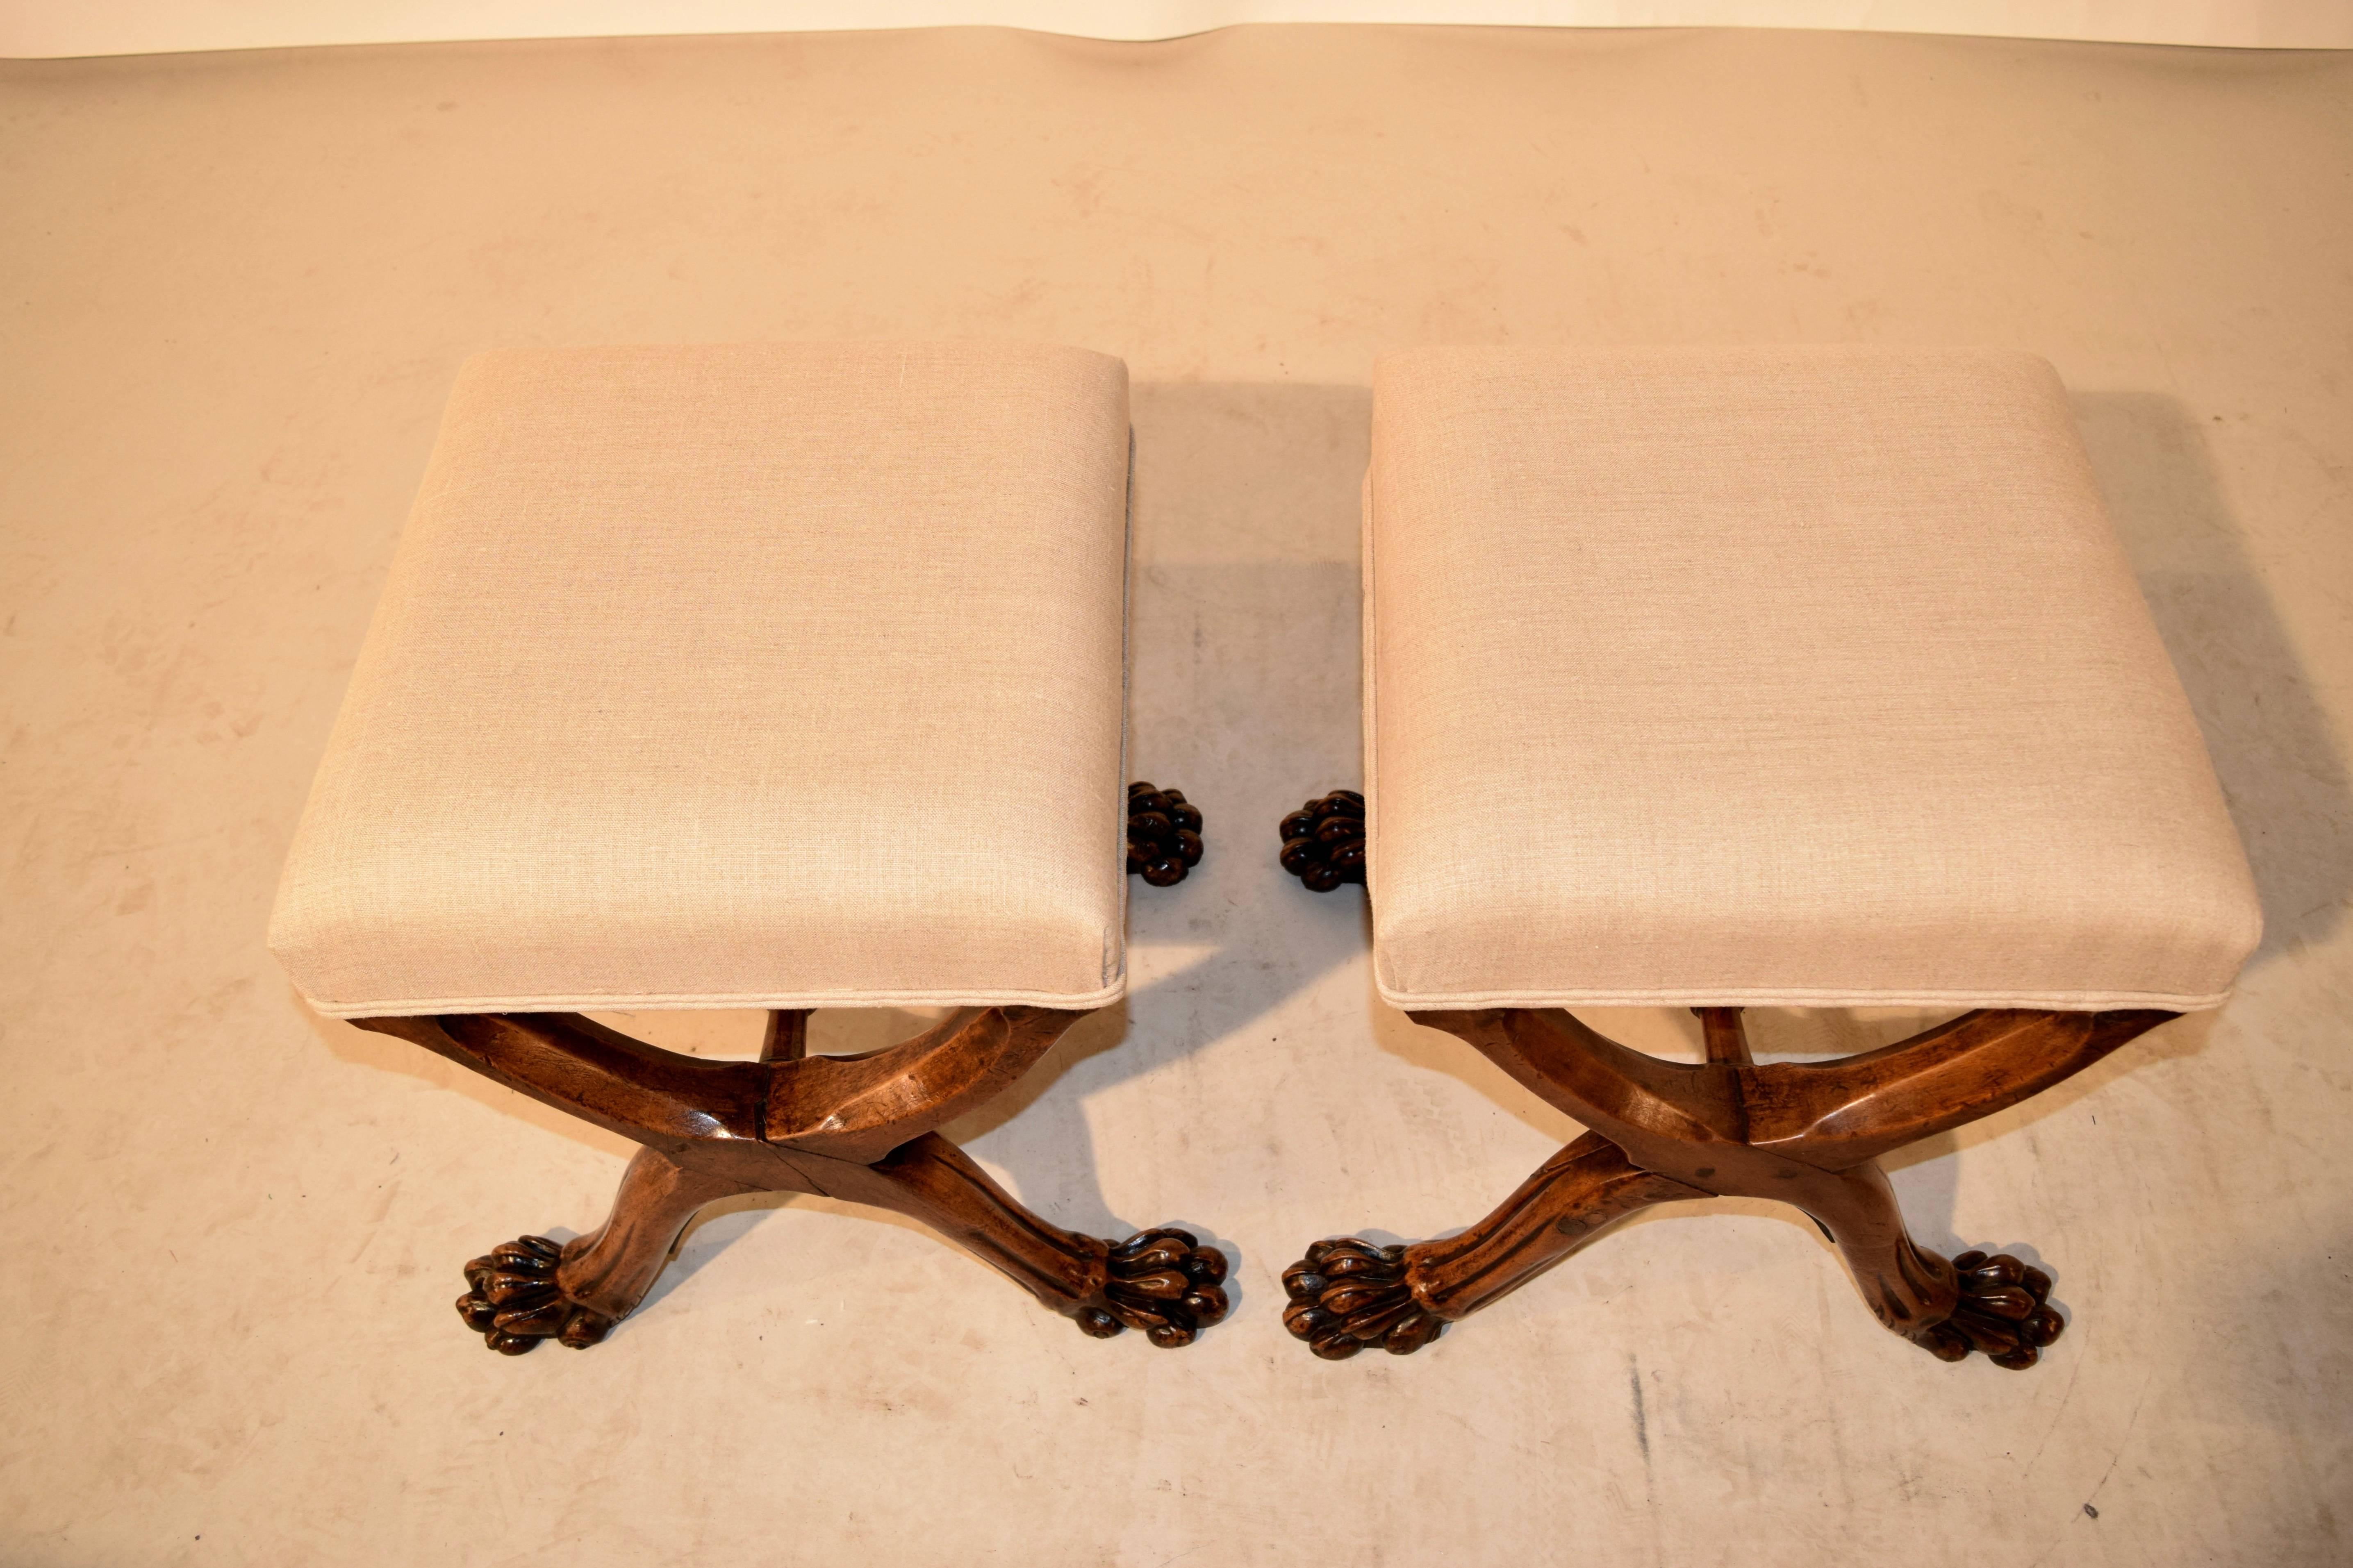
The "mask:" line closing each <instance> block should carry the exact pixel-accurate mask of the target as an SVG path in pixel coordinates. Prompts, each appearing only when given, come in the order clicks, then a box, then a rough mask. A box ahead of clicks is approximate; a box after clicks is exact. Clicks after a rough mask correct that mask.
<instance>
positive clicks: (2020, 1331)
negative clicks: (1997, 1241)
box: [1917, 1252, 2067, 1372]
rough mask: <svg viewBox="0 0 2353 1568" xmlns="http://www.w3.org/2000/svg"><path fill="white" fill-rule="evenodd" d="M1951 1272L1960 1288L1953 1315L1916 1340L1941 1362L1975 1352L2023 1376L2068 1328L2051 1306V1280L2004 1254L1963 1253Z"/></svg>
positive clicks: (2037, 1269) (1930, 1328) (2040, 1272)
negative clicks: (1959, 1296)
mask: <svg viewBox="0 0 2353 1568" xmlns="http://www.w3.org/2000/svg"><path fill="white" fill-rule="evenodd" d="M1953 1272H1954V1273H1955V1274H1956V1275H1957V1276H1958V1277H1959V1283H1960V1287H1961V1299H1960V1300H1959V1301H1958V1302H1957V1304H1956V1305H1955V1306H1954V1308H1953V1315H1952V1316H1951V1317H1949V1318H1947V1319H1946V1320H1945V1321H1943V1322H1941V1323H1936V1324H1932V1325H1931V1326H1930V1327H1928V1328H1927V1329H1926V1330H1924V1331H1922V1332H1921V1333H1920V1334H1919V1335H1918V1336H1917V1339H1918V1342H1919V1343H1920V1345H1921V1346H1922V1347H1923V1348H1925V1349H1926V1351H1927V1352H1928V1353H1929V1354H1931V1355H1933V1356H1935V1357H1936V1359H1937V1360H1939V1361H1960V1360H1963V1359H1964V1358H1966V1357H1967V1356H1968V1353H1969V1352H1971V1351H1979V1352H1983V1353H1984V1355H1985V1358H1986V1359H1987V1360H1988V1361H1990V1362H1991V1363H1993V1364H1994V1365H1996V1366H1999V1367H2007V1368H2008V1369H2009V1370H2010V1371H2011V1372H2023V1371H2025V1370H2026V1369H2027V1368H2028V1367H2030V1366H2032V1365H2033V1364H2034V1363H2036V1362H2037V1361H2039V1360H2041V1359H2042V1351H2043V1350H2044V1348H2045V1347H2047V1346H2048V1345H2049V1344H2050V1343H2051V1342H2052V1341H2053V1340H2055V1339H2057V1338H2058V1337H2059V1334H2060V1331H2062V1330H2063V1329H2065V1328H2066V1326H2067V1323H2066V1320H2065V1319H2063V1318H2062V1317H2060V1315H2059V1314H2058V1312H2057V1311H2056V1310H2054V1309H2053V1308H2052V1306H2051V1304H2050V1302H2051V1276H2049V1275H2048V1274H2045V1273H2044V1272H2042V1269H2040V1268H2030V1267H2029V1266H2028V1265H2026V1264H2024V1263H2021V1262H2020V1261H2019V1260H2018V1259H2017V1258H2012V1257H2011V1256H2010V1254H2009V1253H2007V1252H2000V1253H1996V1254H1994V1255H1993V1256H1991V1257H1988V1256H1987V1255H1986V1254H1984V1253H1982V1252H1964V1253H1962V1254H1961V1255H1960V1256H1959V1257H1958V1258H1954V1259H1953Z"/></svg>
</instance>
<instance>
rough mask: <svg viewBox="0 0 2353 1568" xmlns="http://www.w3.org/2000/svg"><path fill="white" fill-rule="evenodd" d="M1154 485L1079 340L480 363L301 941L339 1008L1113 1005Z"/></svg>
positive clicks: (359, 691) (327, 835)
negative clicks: (1140, 592)
mask: <svg viewBox="0 0 2353 1568" xmlns="http://www.w3.org/2000/svg"><path fill="white" fill-rule="evenodd" d="M1127 466H1128V414H1127V372H1126V367H1125V366H1124V365H1123V364H1122V363H1120V362H1119V361H1117V360H1115V359H1111V358H1108V357H1105V356H1103V355H1101V354H1094V353H1083V352H1081V351H1078V350H1072V349H1060V348H1048V347H1035V346H1029V345H1018V344H1008V343H985V342H962V343H928V344H896V343H892V344H877V343H832V344H782V345H773V346H744V347H705V348H669V347H651V348H609V349H561V350H518V351H505V352H500V353H491V354H486V355H483V356H481V357H480V358H477V359H475V360H473V361H471V362H470V363H468V364H467V365H466V367H465V368H464V370H463V371H462V372H461V373H460V374H459V378H458V384H457V386H456V389H455V391H454V393H453V395H452V396H451V399H450V403H449V408H448V415H447V416H446V418H445V420H444V423H443V426H442V429H441V434H440V437H439V440H438V444H437V445H436V447H435V448H434V452H433V457H432V460H431V463H430V466H429V467H428V468H427V473H426V477H425V480H424V484H423V488H422V491H421V493H420V495H419V496H418V499H417V504H416V509H415V510H414V512H413V513H412V515H411V517H410V519H409V521H408V525H407V528H406V531H404V532H403V534H402V536H401V540H400V544H399V547H398V550H397V552H396V556H395V559H394V562H393V565H392V570H391V574H390V578H389V580H388V582H387V583H386V584H385V592H384V597H383V600H382V603H381V604H380V605H379V606H378V608H377V611H376V616H375V621H374V623H373V625H372V626H371V627H370V629H369V631H368V635H367V639H366V642H365V645H364V647H363V649H362V651H361V654H360V657H359V662H358V665H357V668H355V669H354V671H353V677H352V683H351V689H350V692H349V695H348V696H347V697H346V699H345V700H344V704H343V711H342V714H341V717H340V718H339V719H338V720H337V721H336V724H335V728H334V731H333V734H332V739H331V740H330V742H329V744H328V748H327V752H326V757H325V760H324V761H323V762H322V764H321V766H320V769H319V773H318V777H317V781H316V783H315V784H314V785H313V788H312V792H311V800H310V804H309V805H308V807H307V809H306V810H305V812H304V814H303V817H302V821H301V827H300V829H299V830H298V832H297V835H296V837H295V841H294V845H293V848H292V851H291V853H290V858H289V860H288V863H287V867H286V872H285V876H284V879H283V881H282V883H281V885H280V892H279V900H278V905H277V910H276V912H275V914H274V916H273V918H272V921H271V924H270V945H271V946H272V948H273V949H274V950H275V951H276V952H278V954H279V956H280V959H281V960H282V961H283V962H284V963H285V964H286V967H287V969H288V971H289V972H290V973H291V975H292V976H293V979H294V981H295V984H297V986H298V987H299V988H300V989H301V992H302V993H303V994H304V995H305V996H306V997H307V998H308V999H309V1000H310V1001H311V1004H312V1005H314V1006H316V1007H317V1008H318V1009H319V1010H320V1011H322V1012H324V1013H328V1014H332V1015H336V1016H346V1017H351V1016H383V1015H396V1014H427V1013H458V1012H505V1011H529V1010H575V1009H583V1008H597V1007H628V1008H637V1007H648V1008H659V1007H795V1006H819V1005H825V1006H866V1005H871V1006H882V1005H923V1004H932V1005H976V1004H1030V1005H1046V1006H1058V1007H1071V1008H1082V1007H1092V1006H1097V1005H1102V1004H1103V1003H1105V1002H1108V1001H1110V1000H1112V999H1113V998H1114V997H1116V996H1117V995H1118V994H1120V992H1121V990H1122V988H1123V986H1124V974H1125V968H1124V942H1123V938H1122V928H1123V923H1124V915H1125V900H1126V884H1127V879H1126V871H1125V867H1126V862H1125V849H1124V788H1123V785H1122V781H1121V778H1120V772H1121V763H1122V757H1121V745H1122V739H1123V710H1124V686H1125V668H1124V632H1125V615H1124V593H1125V581H1126V551H1127V532H1126V493H1127Z"/></svg>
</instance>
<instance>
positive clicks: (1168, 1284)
mask: <svg viewBox="0 0 2353 1568" xmlns="http://www.w3.org/2000/svg"><path fill="white" fill-rule="evenodd" d="M1225 1278H1226V1255H1225V1254H1224V1253H1222V1252H1219V1250H1218V1249H1217V1248H1216V1247H1203V1246H1202V1245H1201V1243H1200V1240H1199V1238H1198V1237H1195V1236H1194V1235H1193V1234H1192V1233H1191V1232H1190V1231H1183V1230H1146V1231H1140V1232H1138V1233H1137V1234H1136V1235H1134V1236H1132V1237H1128V1238H1127V1239H1126V1240H1125V1241H1115V1242H1113V1243H1112V1244H1111V1258H1110V1277H1109V1278H1108V1279H1106V1280H1105V1281H1104V1283H1103V1301H1102V1302H1101V1303H1100V1304H1099V1305H1089V1306H1085V1307H1082V1308H1080V1309H1079V1310H1078V1311H1077V1312H1075V1313H1073V1314H1072V1316H1073V1317H1075V1318H1076V1319H1077V1320H1078V1324H1079V1329H1080V1331H1081V1332H1082V1333H1086V1334H1091V1335H1092V1336H1093V1337H1094V1338H1096V1339H1099V1340H1107V1339H1109V1338H1111V1337H1112V1336H1113V1334H1115V1333H1117V1332H1119V1331H1120V1330H1122V1329H1135V1330H1138V1331H1141V1332H1142V1333H1143V1335H1144V1337H1145V1338H1146V1339H1148V1340H1150V1341H1151V1342H1153V1343H1154V1344H1155V1345H1158V1346H1159V1347H1160V1348H1161V1349H1162V1350H1175V1349H1176V1347H1177V1346H1179V1345H1189V1344H1191V1343H1192V1342H1193V1341H1194V1338H1195V1337H1196V1336H1197V1335H1198V1334H1199V1333H1200V1331H1202V1330H1203V1329H1206V1328H1208V1326H1209V1325H1210V1324H1212V1323H1214V1322H1217V1321H1219V1319H1221V1318H1223V1317H1224V1316H1225V1315H1226V1293H1225V1291H1224V1290H1223V1289H1220V1286H1221V1284H1222V1282H1223V1281H1224V1279H1225Z"/></svg>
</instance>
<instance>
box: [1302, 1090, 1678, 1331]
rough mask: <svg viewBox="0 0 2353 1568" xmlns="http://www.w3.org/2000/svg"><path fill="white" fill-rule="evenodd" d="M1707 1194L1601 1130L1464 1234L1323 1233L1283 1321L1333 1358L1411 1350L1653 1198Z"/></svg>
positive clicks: (1674, 1199)
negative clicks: (1632, 1155) (1377, 1239)
mask: <svg viewBox="0 0 2353 1568" xmlns="http://www.w3.org/2000/svg"><path fill="white" fill-rule="evenodd" d="M1707 1195H1708V1194H1705V1193H1704V1192H1701V1191H1699V1190H1697V1189H1696V1188H1693V1187H1687V1186H1685V1185H1683V1184H1682V1183H1681V1182H1677V1181H1672V1180H1670V1179H1669V1178H1667V1177H1665V1176H1662V1175H1658V1174H1655V1173H1652V1172H1650V1171H1645V1170H1643V1169H1642V1168H1641V1167H1640V1166H1639V1165H1636V1164H1635V1163H1633V1162H1632V1161H1630V1160H1629V1159H1627V1158H1626V1155H1625V1152H1624V1151H1622V1150H1620V1148H1619V1147H1618V1146H1617V1145H1616V1144H1615V1143H1612V1142H1609V1140H1608V1139H1607V1138H1604V1137H1602V1136H1601V1135H1600V1134H1599V1133H1598V1132H1588V1133H1587V1134H1586V1135H1585V1136H1584V1137H1582V1138H1579V1139H1578V1140H1577V1142H1574V1143H1571V1144H1569V1145H1568V1146H1567V1148H1565V1149H1563V1150H1562V1151H1561V1152H1559V1153H1557V1154H1555V1155H1554V1156H1553V1157H1552V1158H1551V1159H1549V1160H1547V1161H1546V1162H1545V1163H1543V1164H1542V1165H1540V1166H1538V1167H1537V1168H1536V1171H1535V1174H1534V1175H1532V1176H1530V1177H1529V1178H1528V1179H1527V1180H1526V1181H1525V1182H1522V1183H1521V1184H1520V1185H1519V1188H1518V1190H1517V1191H1515V1192H1514V1193H1513V1194H1512V1195H1511V1196H1510V1197H1508V1198H1505V1199H1504V1201H1503V1203H1502V1205H1500V1206H1498V1207H1497V1208H1496V1209H1495V1211H1494V1212H1493V1214H1490V1215H1488V1216H1487V1217H1486V1218H1484V1219H1482V1220H1481V1221H1480V1222H1479V1223H1478V1224H1476V1225H1474V1226H1472V1227H1471V1228H1470V1229H1469V1230H1466V1231H1464V1232H1463V1233H1462V1234H1461V1235H1460V1236H1456V1237H1449V1238H1447V1239H1446V1240H1444V1241H1424V1242H1419V1243H1416V1244H1415V1245H1413V1246H1411V1247H1377V1246H1375V1245H1374V1244H1373V1243H1371V1242H1368V1241H1364V1240H1360V1239H1358V1238H1357V1237H1334V1238H1332V1239H1329V1240H1325V1241H1319V1242H1317V1243H1316V1244H1315V1245H1314V1246H1313V1247H1309V1248H1308V1249H1307V1256H1306V1257H1305V1258H1302V1259H1301V1260H1300V1261H1298V1262H1297V1263H1294V1264H1293V1265H1292V1266H1291V1267H1290V1268H1286V1269H1284V1270H1283V1271H1282V1288H1283V1292H1284V1294H1286V1295H1288V1296H1289V1297H1290V1298H1291V1305H1290V1307H1289V1308H1288V1309H1287V1310H1285V1311H1284V1312H1283V1314H1282V1326H1283V1327H1284V1328H1286V1329H1288V1330H1290V1331H1291V1333H1292V1336H1293V1338H1295V1339H1302V1340H1305V1341H1306V1342H1307V1348H1308V1349H1310V1350H1312V1351H1314V1352H1315V1353H1316V1354H1317V1355H1319V1356H1322V1357H1323V1358H1324V1360H1325V1361H1345V1360H1347V1359H1348V1357H1350V1356H1352V1355H1355V1354H1356V1352H1358V1351H1360V1350H1363V1349H1364V1348H1365V1347H1366V1346H1367V1345H1378V1346H1380V1347H1381V1348H1382V1349H1383V1350H1385V1351H1388V1352H1389V1353H1390V1354H1391V1355H1410V1354H1411V1353H1412V1352H1415V1351H1418V1350H1419V1349H1420V1348H1421V1347H1422V1346H1424V1345H1426V1344H1428V1343H1429V1342H1430V1341H1432V1340H1434V1339H1436V1338H1437V1337H1438V1336H1439V1333H1440V1331H1442V1330H1443V1329H1444V1327H1445V1326H1446V1325H1447V1324H1448V1323H1450V1322H1452V1321H1456V1320H1458V1319H1461V1318H1466V1317H1468V1316H1470V1315H1471V1314H1472V1312H1475V1311H1477V1310H1479V1309H1480V1308H1482V1307H1484V1306H1487V1305H1488V1304H1490V1303H1491V1302H1494V1301H1499V1300H1503V1299H1504V1297H1505V1296H1508V1295H1510V1294H1511V1293H1512V1292H1513V1291H1514V1290H1516V1289H1519V1288H1520V1287H1521V1286H1523V1285H1525V1284H1526V1283H1527V1282H1528V1281H1529V1280H1531V1279H1535V1277H1536V1276H1537V1275H1539V1274H1542V1273H1543V1272H1544V1271H1545V1270H1546V1269H1547V1268H1551V1267H1553V1265H1555V1264H1556V1263H1560V1262H1563V1261H1565V1260H1566V1259H1567V1258H1568V1257H1569V1256H1570V1255H1571V1254H1572V1253H1575V1252H1577V1251H1578V1250H1579V1249H1581V1248H1582V1247H1586V1246H1588V1245H1589V1244H1590V1243H1592V1242H1595V1241H1598V1240H1599V1239H1600V1237H1601V1236H1602V1234H1603V1233H1604V1232H1605V1231H1607V1230H1609V1227H1610V1226H1614V1225H1616V1224H1618V1222H1619V1221H1620V1220H1623V1219H1625V1218H1627V1217H1629V1216H1630V1215H1635V1214H1639V1213H1641V1211H1642V1210H1643V1209H1646V1208H1649V1207H1650V1206H1651V1205H1653V1204H1663V1203H1674V1202H1677V1201H1679V1200H1682V1199H1686V1198H1704V1197H1706V1196H1707Z"/></svg>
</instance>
